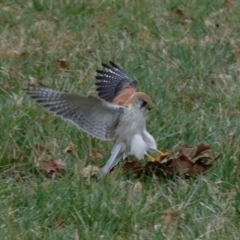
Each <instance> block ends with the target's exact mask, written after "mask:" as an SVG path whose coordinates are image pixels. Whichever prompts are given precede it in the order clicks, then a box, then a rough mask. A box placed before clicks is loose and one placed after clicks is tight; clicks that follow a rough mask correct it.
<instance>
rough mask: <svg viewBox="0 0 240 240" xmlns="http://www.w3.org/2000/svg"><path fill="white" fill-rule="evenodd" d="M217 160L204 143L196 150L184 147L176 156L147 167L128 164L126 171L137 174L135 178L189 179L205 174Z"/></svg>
mask: <svg viewBox="0 0 240 240" xmlns="http://www.w3.org/2000/svg"><path fill="white" fill-rule="evenodd" d="M216 159H217V158H213V157H212V156H211V154H210V146H209V145H207V144H203V143H202V144H200V145H199V146H197V147H195V148H189V147H182V148H180V150H179V151H178V152H177V153H176V154H175V155H174V156H173V155H169V156H167V157H165V158H164V159H162V160H161V161H160V162H148V163H147V164H146V165H145V166H143V165H142V164H141V163H140V162H139V161H132V162H126V163H125V164H124V170H125V171H126V172H127V173H133V174H135V175H134V176H135V177H141V176H142V175H147V176H152V175H155V176H157V177H159V178H163V177H168V178H172V177H174V176H180V177H183V178H189V177H192V176H196V175H199V174H203V173H204V172H205V171H207V170H208V169H209V168H211V167H212V166H213V162H214V161H215V160H216Z"/></svg>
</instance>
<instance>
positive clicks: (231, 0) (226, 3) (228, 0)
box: [224, 0, 236, 9]
mask: <svg viewBox="0 0 240 240" xmlns="http://www.w3.org/2000/svg"><path fill="white" fill-rule="evenodd" d="M224 7H226V8H228V9H234V8H235V7H236V5H235V2H234V0H225V1H224Z"/></svg>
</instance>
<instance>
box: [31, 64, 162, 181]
mask: <svg viewBox="0 0 240 240" xmlns="http://www.w3.org/2000/svg"><path fill="white" fill-rule="evenodd" d="M110 64H111V66H108V65H106V64H102V65H103V67H104V68H105V71H102V70H97V73H98V75H97V76H96V79H97V82H96V90H97V93H98V96H88V97H84V96H81V95H79V94H75V93H68V92H60V91H56V90H52V89H49V88H45V87H28V88H27V89H26V91H27V93H28V94H29V95H30V96H31V97H32V98H33V99H35V100H36V101H37V102H38V103H40V104H42V105H43V106H44V107H46V108H47V109H48V110H49V111H50V112H53V113H54V114H55V115H56V116H59V117H61V118H62V119H64V120H68V121H70V122H71V123H73V124H74V125H76V126H77V127H78V128H80V129H81V130H82V131H84V132H86V133H88V134H90V135H91V136H93V137H96V138H99V139H102V140H112V139H115V140H116V142H115V145H114V146H113V148H112V150H111V156H110V158H109V159H108V161H107V163H106V164H105V165H104V166H103V167H102V169H101V171H100V172H99V173H98V177H102V176H104V175H106V174H107V173H109V172H110V170H111V169H113V168H114V167H115V166H116V165H117V164H118V163H119V162H120V161H121V160H124V159H126V157H127V156H128V155H134V156H135V157H136V158H137V159H139V160H141V159H143V158H144V155H147V156H148V157H149V158H150V159H151V160H155V159H154V158H152V157H151V156H149V155H148V154H147V151H151V150H154V151H157V152H159V153H160V155H164V154H163V153H161V152H160V151H158V150H157V145H156V141H155V140H154V138H153V136H152V135H150V133H149V132H148V131H147V130H146V116H147V112H148V111H149V110H150V109H151V107H152V106H153V102H152V100H151V98H150V97H149V96H148V95H147V94H146V93H144V92H136V90H137V86H138V83H137V81H131V80H130V78H129V77H128V75H127V74H126V73H125V72H124V71H123V70H122V69H121V68H120V67H118V66H117V65H116V64H114V63H112V62H110Z"/></svg>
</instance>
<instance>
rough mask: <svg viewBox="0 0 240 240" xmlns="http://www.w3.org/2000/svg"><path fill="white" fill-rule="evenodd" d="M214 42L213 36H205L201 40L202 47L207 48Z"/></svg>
mask: <svg viewBox="0 0 240 240" xmlns="http://www.w3.org/2000/svg"><path fill="white" fill-rule="evenodd" d="M212 42H213V37H212V36H209V35H207V36H205V37H204V38H203V39H202V40H200V46H201V47H205V46H206V45H207V44H209V43H212Z"/></svg>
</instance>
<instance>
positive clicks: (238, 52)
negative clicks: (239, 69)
mask: <svg viewBox="0 0 240 240" xmlns="http://www.w3.org/2000/svg"><path fill="white" fill-rule="evenodd" d="M235 55H236V58H237V62H238V64H240V47H239V48H237V49H236V50H235Z"/></svg>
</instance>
